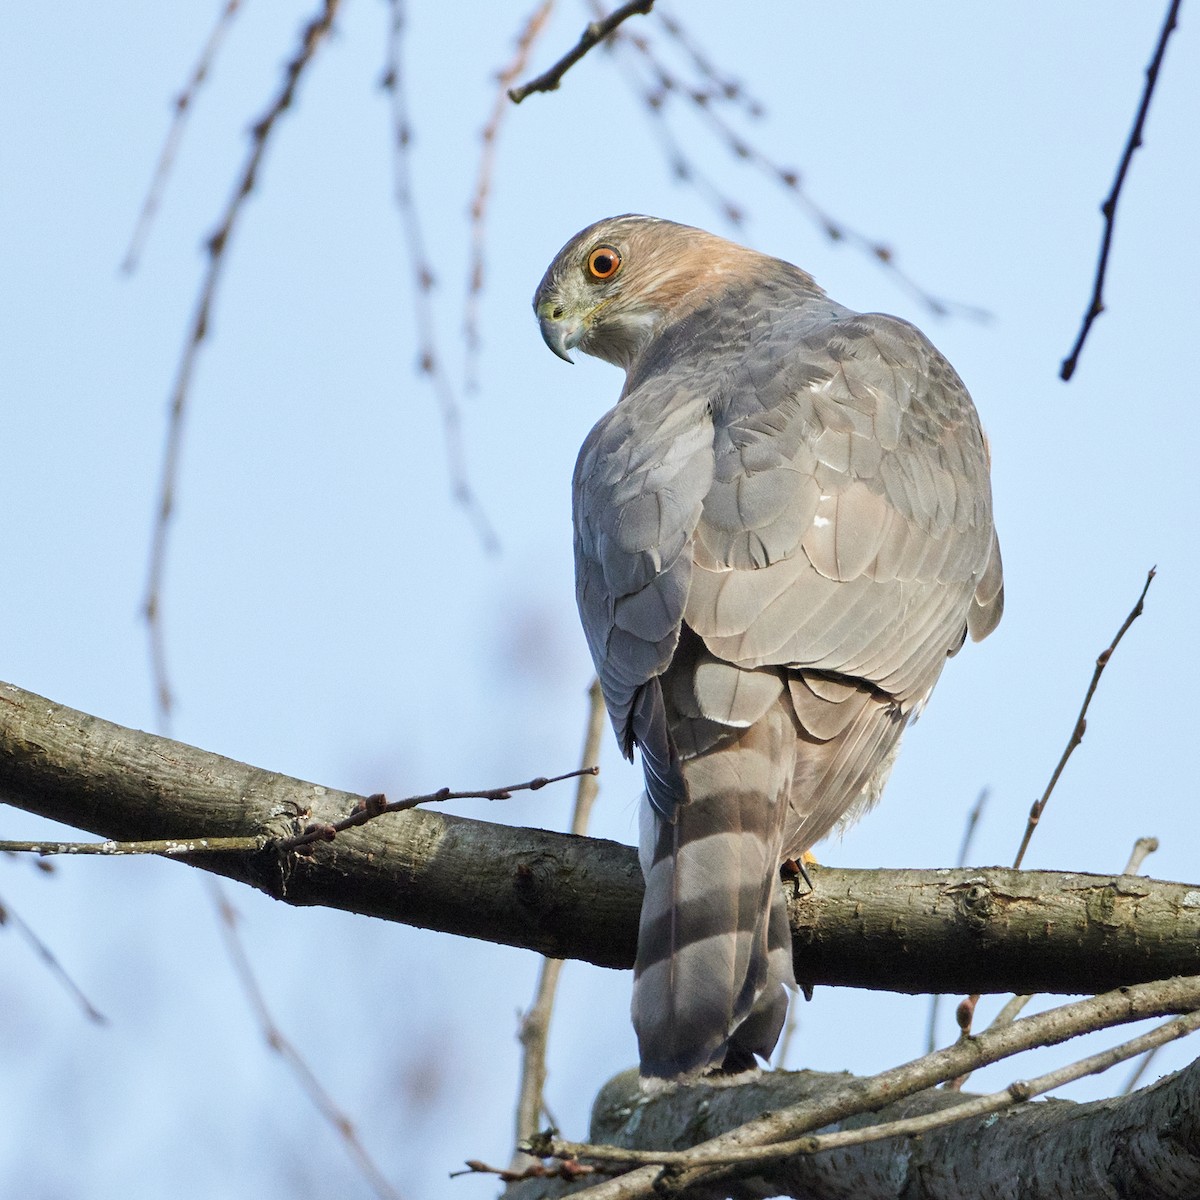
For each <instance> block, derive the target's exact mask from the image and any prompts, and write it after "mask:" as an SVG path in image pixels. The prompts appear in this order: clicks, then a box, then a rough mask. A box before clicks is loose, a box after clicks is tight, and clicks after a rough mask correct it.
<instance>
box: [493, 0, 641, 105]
mask: <svg viewBox="0 0 1200 1200" xmlns="http://www.w3.org/2000/svg"><path fill="white" fill-rule="evenodd" d="M653 7H654V0H629V2H628V3H627V4H622V5H621V7H620V8H616V9H614V10H613V11H612V12H611V13H610V14H609V15H608V16H607V17H605V18H604V19H603V20H597V21H593V22H592V23H591V24H590V25H589V26H588V27H587V28H586V29H585V30H584V31H583V33H582V34H581V35H580V38H579V41H578V42H576V43H575V45H574V46H573V47H572V48H571V49H570V50H568V51H567V53H566V54H564V55H563V56H562V58H560V59H559V60H558V62H556V63H555V64H554V66H552V67H551V68H550V69H549V70H548V71H545V72H543V73H542V74H541V75H538V76H537V77H536V78H535V79H531V80H530V81H529V82H528V83H523V84H521V86H520V87H514V88H509V90H508V97H509V99H510V100H511V101H512V102H513V103H514V104H520V103H521V101H522V100H524V99H525V97H526V96H530V95H532V94H533V93H534V92H553V91H556V90H557V89H558V86H559V84H560V83H562V77H563V76H564V75H565V74H566V73H567V72H568V71H569V70H570V69H571V68H572V67H573V66H574V65H575V64H576V63H577V62H578V61H579V60H580V59H581V58H582V57H583V56H584V55H585V54H586V53H587V52H588V51H589V50H591V49H593V48H595V47H596V46H598V45H599V44H600V43H601V42H602V41H604V39H605V38H606V37H608V36H609V35H610V34H612V33H613V32H614V31H615V30H616V29H617V27H618V26H619V25H621V23H622V22H623V21H626V20H628V19H629V18H630V17H632V16H635V15H637V14H639V13H640V14H645V13H648V12H649V11H650V10H651V9H652V8H653Z"/></svg>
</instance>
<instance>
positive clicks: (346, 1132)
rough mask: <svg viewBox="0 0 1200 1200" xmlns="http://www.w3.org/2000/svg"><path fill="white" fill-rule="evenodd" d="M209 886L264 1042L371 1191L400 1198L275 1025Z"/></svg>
mask: <svg viewBox="0 0 1200 1200" xmlns="http://www.w3.org/2000/svg"><path fill="white" fill-rule="evenodd" d="M210 886H211V889H212V896H213V901H214V903H215V904H216V907H217V912H218V914H219V916H220V925H221V936H222V938H223V939H224V942H225V949H226V951H227V952H228V954H229V960H230V962H231V963H232V964H233V969H234V972H235V974H236V975H237V978H238V982H239V983H240V984H241V985H242V990H243V991H244V992H245V994H246V998H247V999H248V1000H249V1002H250V1006H251V1008H252V1009H253V1010H254V1014H255V1016H256V1017H257V1019H258V1024H259V1027H260V1028H261V1029H262V1034H263V1037H264V1038H265V1039H266V1043H267V1045H268V1046H270V1048H271V1049H272V1050H274V1051H275V1053H276V1054H278V1055H279V1056H280V1058H282V1059H283V1060H284V1062H286V1063H287V1065H288V1067H289V1069H290V1070H291V1072H292V1074H293V1075H294V1076H295V1077H296V1079H297V1080H298V1081H299V1083H300V1086H301V1087H302V1088H303V1089H304V1092H305V1094H306V1095H307V1096H308V1098H309V1099H310V1100H311V1101H312V1103H313V1105H314V1107H315V1108H316V1109H317V1111H318V1112H319V1113H320V1114H321V1116H322V1117H324V1118H325V1120H326V1122H327V1123H328V1124H329V1125H330V1127H331V1128H332V1129H333V1130H334V1132H335V1133H337V1135H338V1137H340V1138H341V1140H342V1144H343V1145H344V1146H345V1147H346V1152H347V1153H348V1154H349V1155H350V1157H351V1158H352V1159H353V1160H354V1163H355V1165H356V1166H357V1167H358V1169H359V1171H360V1172H361V1174H362V1176H363V1178H364V1179H366V1181H367V1182H368V1183H369V1184H370V1186H371V1189H372V1191H374V1193H375V1194H376V1195H377V1196H380V1197H382V1198H383V1200H400V1193H399V1192H397V1191H396V1189H395V1188H394V1187H392V1185H391V1184H390V1183H389V1182H388V1180H387V1178H386V1177H385V1176H384V1174H383V1172H382V1171H381V1170H380V1169H379V1167H378V1165H377V1164H376V1162H375V1160H374V1159H373V1158H372V1157H371V1155H370V1154H369V1153H368V1151H367V1148H366V1147H365V1146H364V1145H363V1143H362V1139H361V1138H360V1137H359V1136H358V1133H357V1132H356V1130H355V1128H354V1122H353V1121H352V1120H351V1119H350V1118H349V1116H347V1115H346V1113H345V1111H344V1110H343V1109H342V1108H341V1107H339V1105H338V1103H337V1101H335V1100H334V1099H333V1097H332V1096H331V1095H330V1094H329V1092H328V1091H327V1090H326V1089H325V1086H324V1084H322V1083H321V1081H320V1080H319V1079H318V1078H317V1076H316V1074H315V1072H314V1071H313V1069H312V1067H310V1066H309V1065H308V1063H307V1061H305V1059H304V1056H303V1055H302V1054H301V1053H300V1051H299V1050H297V1049H296V1047H295V1045H293V1043H292V1042H291V1041H289V1040H288V1038H287V1037H286V1036H285V1035H284V1033H283V1031H282V1030H281V1029H280V1028H279V1026H278V1024H276V1022H275V1019H274V1017H273V1016H272V1015H271V1010H270V1008H269V1007H268V1006H267V1000H266V997H265V996H264V995H263V990H262V987H261V985H260V984H259V982H258V977H257V976H256V975H255V974H254V968H253V967H252V966H251V965H250V957H249V955H248V954H247V953H246V948H245V946H243V945H242V939H241V937H240V936H239V934H238V927H237V922H238V914H237V911H236V910H235V909H234V907H233V905H231V904H230V903H229V901H228V900H227V899H226V898H225V893H224V892H223V891H222V890H221V887H220V885H219V884H218V883H217V882H216V881H215V880H212V881H211V883H210Z"/></svg>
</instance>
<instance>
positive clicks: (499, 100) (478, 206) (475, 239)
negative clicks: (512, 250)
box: [463, 0, 555, 391]
mask: <svg viewBox="0 0 1200 1200" xmlns="http://www.w3.org/2000/svg"><path fill="white" fill-rule="evenodd" d="M554 2H555V0H541V3H539V4H538V6H537V8H536V9H534V11H533V13H532V15H531V16H530V17H529V19H528V20H527V21H526V22H525V25H524V28H523V29H522V30H521V32H520V34H519V35H518V36H517V49H516V53H515V54H514V55H513V57H512V59H511V60H510V61H509V64H508V66H506V67H504V68H503V70H501V71H500V73H499V75H498V77H497V87H498V90H497V92H496V99H495V103H494V104H493V105H492V112H491V115H490V116H489V117H488V121H487V124H486V125H485V126H484V127H483V132H482V134H480V140H481V141H482V142H483V153H482V154H481V155H480V159H479V174H478V175H477V176H476V177H475V191H474V193H473V194H472V196H471V208H470V213H471V265H470V267H469V268H468V271H467V302H466V309H465V312H464V313H463V336H464V338H465V339H466V347H467V352H466V362H465V366H464V376H465V379H466V388H467V390H468V391H474V390H475V389H476V387H477V386H478V383H479V380H478V370H479V346H480V337H479V298H480V296H482V295H483V285H484V275H485V264H484V245H485V242H486V218H487V205H488V199H489V198H490V196H491V193H492V175H493V172H494V170H495V162H496V142H497V140H498V139H499V137H500V126H501V125H502V124H503V122H504V118H505V116H506V115H507V114H508V112H509V104H508V100H507V97H508V88H509V87H510V86H511V85H512V84H513V83H514V81H515V80H516V79H517V78H518V76H520V75H521V74H522V72H524V70H525V67H526V64H527V63H528V62H529V56H530V54H531V53H532V52H533V47H534V44H535V43H536V42H537V39H538V37H539V36H540V35H541V33H542V32H543V31H544V30H545V28H546V23H547V21H548V20H549V19H550V14H551V12H552V11H553V10H554Z"/></svg>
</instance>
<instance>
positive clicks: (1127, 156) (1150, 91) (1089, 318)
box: [1059, 0, 1180, 382]
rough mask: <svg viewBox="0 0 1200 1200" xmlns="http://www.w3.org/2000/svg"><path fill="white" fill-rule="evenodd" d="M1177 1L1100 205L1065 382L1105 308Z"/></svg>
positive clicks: (1170, 10) (1161, 32)
mask: <svg viewBox="0 0 1200 1200" xmlns="http://www.w3.org/2000/svg"><path fill="white" fill-rule="evenodd" d="M1179 5H1180V0H1171V3H1170V7H1169V8H1168V9H1167V16H1166V19H1165V20H1164V21H1163V26H1162V29H1160V30H1159V33H1158V45H1157V46H1155V48H1154V57H1153V58H1152V59H1151V60H1150V65H1149V66H1148V67H1147V68H1146V86H1145V88H1144V90H1143V91H1142V101H1141V103H1140V104H1139V105H1138V110H1137V116H1136V117H1135V118H1134V122H1133V128H1132V129H1131V130H1130V132H1129V140H1128V141H1127V142H1126V143H1125V150H1124V152H1123V153H1122V154H1121V161H1120V163H1119V164H1118V165H1117V177H1116V179H1115V180H1114V181H1113V186H1112V191H1111V192H1109V194H1108V196H1107V197H1106V198H1105V200H1104V203H1103V204H1102V205H1100V212H1101V213H1102V214H1103V215H1104V236H1103V237H1102V238H1101V240H1100V257H1099V260H1098V261H1097V263H1096V278H1095V282H1094V283H1093V284H1092V298H1091V300H1090V301H1089V302H1088V307H1087V311H1086V312H1085V313H1084V314H1083V324H1082V325H1081V326H1080V329H1079V335H1078V336H1077V337H1076V339H1075V345H1074V346H1072V347H1071V353H1070V354H1068V355H1067V357H1066V358H1064V359H1063V363H1062V367H1061V368H1060V370H1059V376H1060V377H1061V378H1062V380H1063V381H1064V382H1066V381H1067V380H1069V379H1070V378H1071V376H1072V375H1074V374H1075V368H1076V367H1077V366H1078V365H1079V354H1080V351H1082V349H1083V343H1084V342H1085V341H1086V340H1087V335H1088V333H1089V332H1090V330H1091V328H1092V322H1093V321H1095V319H1096V318H1097V317H1098V316H1099V315H1100V314H1101V313H1102V312H1103V311H1104V276H1105V273H1106V272H1107V270H1108V255H1109V252H1110V251H1111V250H1112V240H1113V227H1114V225H1115V222H1116V217H1117V202H1118V201H1119V200H1120V198H1121V188H1122V187H1123V186H1124V184H1125V176H1126V174H1127V173H1128V171H1129V164H1130V163H1131V162H1132V161H1133V152H1134V151H1135V150H1137V149H1138V147H1139V146H1141V144H1142V130H1143V129H1144V128H1145V125H1146V114H1147V113H1148V112H1149V111H1150V98H1151V97H1152V96H1153V95H1154V85H1155V84H1156V83H1157V82H1158V71H1159V68H1160V67H1161V66H1162V62H1163V56H1164V55H1165V54H1166V52H1167V41H1168V40H1169V39H1170V37H1171V34H1172V33H1173V32H1174V31H1175V26H1176V24H1177V23H1178V18H1179Z"/></svg>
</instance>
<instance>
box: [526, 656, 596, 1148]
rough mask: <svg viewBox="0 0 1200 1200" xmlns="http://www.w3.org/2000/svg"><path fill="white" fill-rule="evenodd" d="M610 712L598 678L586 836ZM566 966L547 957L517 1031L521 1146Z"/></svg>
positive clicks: (583, 791) (582, 807)
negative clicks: (608, 713)
mask: <svg viewBox="0 0 1200 1200" xmlns="http://www.w3.org/2000/svg"><path fill="white" fill-rule="evenodd" d="M606 715H607V714H606V712H605V709H604V694H603V693H602V692H601V690H600V681H599V680H598V679H593V680H592V683H591V686H590V687H589V688H588V719H587V725H586V729H585V731H584V737H583V753H582V755H581V759H582V761H583V764H584V765H583V767H582V768H581V769H580V771H579V772H578V774H579V786H578V788H577V789H576V791H575V809H574V811H573V812H572V814H571V832H572V833H573V834H574V835H575V836H576V837H583V836H584V835H585V834H586V833H587V828H588V821H589V820H590V818H591V814H592V805H593V804H594V803H595V802H596V796H597V795H598V794H599V787H598V786H597V784H596V775H597V773H598V770H599V768H597V767H595V766H592V765H590V764H593V763H595V761H596V760H597V759H598V758H599V757H600V746H601V743H602V741H603V738H604V730H605V728H606V726H607V724H608V722H607V721H606V719H605V718H606ZM562 967H563V960H562V959H561V958H546V957H544V958H543V959H542V966H541V970H540V971H539V972H538V981H537V985H536V987H535V988H534V993H533V1003H532V1004H531V1005H530V1006H529V1009H528V1011H527V1012H526V1013H525V1015H524V1016H523V1017H522V1018H521V1027H520V1031H519V1033H518V1039H519V1041H520V1043H521V1079H520V1083H519V1084H518V1086H517V1120H516V1130H517V1137H516V1143H515V1144H517V1145H520V1143H521V1142H523V1141H525V1139H526V1138H530V1137H532V1136H533V1135H534V1134H535V1133H536V1132H537V1130H538V1128H539V1126H540V1124H541V1120H542V1114H543V1113H544V1112H545V1108H546V1098H545V1093H546V1049H547V1046H548V1044H549V1040H550V1018H551V1016H552V1015H553V1012H554V1000H555V996H556V995H557V992H558V980H559V976H560V975H561V973H562ZM533 1161H534V1160H531V1159H530V1158H529V1156H528V1155H525V1154H521V1153H520V1152H519V1151H518V1152H517V1154H516V1155H515V1156H514V1158H513V1161H512V1163H511V1164H510V1166H509V1170H511V1171H523V1170H525V1169H526V1168H527V1167H530V1166H532V1164H533Z"/></svg>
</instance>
